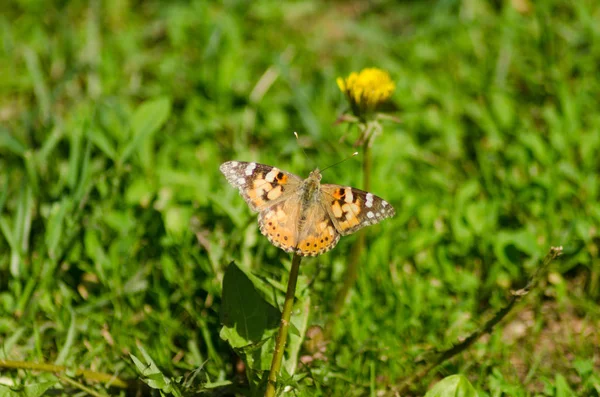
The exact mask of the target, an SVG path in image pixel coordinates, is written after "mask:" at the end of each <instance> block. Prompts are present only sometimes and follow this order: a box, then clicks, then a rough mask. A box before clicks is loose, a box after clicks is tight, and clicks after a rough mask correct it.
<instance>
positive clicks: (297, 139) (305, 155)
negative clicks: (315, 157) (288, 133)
mask: <svg viewBox="0 0 600 397" xmlns="http://www.w3.org/2000/svg"><path fill="white" fill-rule="evenodd" d="M294 135H295V136H296V141H298V146H300V149H302V153H304V157H306V161H308V162H310V159H309V158H308V154H306V150H304V148H303V147H302V145H300V137H298V133H297V132H296V131H294Z"/></svg>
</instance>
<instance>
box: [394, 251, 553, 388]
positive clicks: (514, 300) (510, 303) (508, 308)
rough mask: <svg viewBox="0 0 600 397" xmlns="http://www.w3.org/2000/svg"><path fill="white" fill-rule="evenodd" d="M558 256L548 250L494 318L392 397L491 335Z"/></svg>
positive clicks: (406, 383) (438, 358) (405, 381)
mask: <svg viewBox="0 0 600 397" xmlns="http://www.w3.org/2000/svg"><path fill="white" fill-rule="evenodd" d="M560 254H562V247H552V248H550V251H549V252H548V254H547V255H546V257H545V258H544V260H543V261H542V265H541V266H540V267H538V268H537V269H536V271H535V272H534V274H533V276H531V278H530V279H529V281H528V282H527V285H526V286H525V287H524V288H521V289H520V290H517V291H513V292H512V296H511V298H510V300H509V301H508V303H507V304H506V306H504V307H503V308H502V309H500V310H499V311H498V312H497V313H496V314H495V315H494V317H492V318H491V319H489V320H488V321H487V322H486V323H485V324H484V325H483V327H481V328H479V329H478V330H476V331H474V332H473V333H471V335H469V336H468V337H466V338H465V339H464V340H463V341H462V342H461V343H459V344H457V345H454V346H453V347H451V348H449V349H448V350H445V351H443V352H441V353H439V354H438V356H437V358H435V359H434V360H433V361H432V362H431V363H430V364H428V365H427V366H425V367H424V368H422V369H421V370H419V371H418V372H415V373H414V374H413V375H411V376H410V377H408V378H407V379H405V380H404V381H403V382H402V383H401V384H400V386H399V387H398V388H397V389H395V390H394V391H393V392H394V395H398V393H399V394H400V395H403V394H405V393H406V391H407V390H408V389H409V388H410V387H411V386H413V385H414V384H416V383H417V382H418V381H420V380H421V379H423V378H424V377H425V376H426V375H427V374H428V373H429V372H430V371H431V370H433V369H434V368H436V367H437V366H439V365H441V364H443V363H444V362H446V361H448V360H450V359H451V358H452V357H454V356H456V355H457V354H459V353H461V352H463V351H465V350H466V349H467V348H468V347H469V346H471V345H472V344H473V343H474V342H475V341H476V340H477V339H479V338H480V337H481V336H482V335H484V334H489V333H491V332H492V330H493V328H494V326H495V325H496V324H498V323H499V322H500V321H501V320H502V319H503V318H504V317H506V315H507V314H508V313H510V312H511V311H512V309H513V308H514V306H515V304H517V303H518V302H519V301H520V300H521V299H523V297H524V296H526V295H527V294H528V293H529V292H530V291H531V290H532V289H533V288H535V286H536V285H537V283H538V281H539V279H540V278H541V276H542V274H543V273H544V272H545V271H546V269H547V268H548V266H550V263H552V261H553V260H554V259H556V258H557V257H558V256H559V255H560Z"/></svg>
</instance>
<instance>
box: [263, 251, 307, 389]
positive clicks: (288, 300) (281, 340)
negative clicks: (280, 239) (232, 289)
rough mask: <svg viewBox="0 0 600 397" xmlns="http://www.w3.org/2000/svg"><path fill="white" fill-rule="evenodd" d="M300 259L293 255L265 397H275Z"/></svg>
mask: <svg viewBox="0 0 600 397" xmlns="http://www.w3.org/2000/svg"><path fill="white" fill-rule="evenodd" d="M301 261H302V257H301V256H299V255H296V254H294V257H293V259H292V268H291V270H290V278H289V280H288V286H287V292H286V293H285V302H284V303H283V312H282V313H281V324H280V325H279V332H278V333H277V340H276V342H275V353H274V354H273V361H271V371H270V372H269V383H268V384H267V390H266V392H265V397H274V396H275V386H276V384H277V375H279V369H280V368H281V361H282V359H283V352H284V351H285V343H286V341H287V334H288V328H289V327H290V318H291V316H292V307H293V306H294V295H295V294H296V282H297V281H298V272H299V270H300V262H301Z"/></svg>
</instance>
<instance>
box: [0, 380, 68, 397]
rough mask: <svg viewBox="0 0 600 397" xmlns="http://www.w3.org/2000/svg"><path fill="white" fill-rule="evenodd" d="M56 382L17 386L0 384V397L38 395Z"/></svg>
mask: <svg viewBox="0 0 600 397" xmlns="http://www.w3.org/2000/svg"><path fill="white" fill-rule="evenodd" d="M56 383H57V382H56V381H48V382H42V383H34V384H32V385H27V386H23V387H19V388H16V387H15V388H11V387H9V386H5V385H3V384H0V397H39V396H43V395H45V393H46V391H47V390H48V389H49V388H51V387H52V386H54V385H55V384H56Z"/></svg>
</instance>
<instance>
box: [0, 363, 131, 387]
mask: <svg viewBox="0 0 600 397" xmlns="http://www.w3.org/2000/svg"><path fill="white" fill-rule="evenodd" d="M0 368H12V369H28V370H30V371H43V372H55V373H64V372H66V371H67V370H68V369H69V368H68V367H66V366H64V365H54V364H46V363H30V362H27V361H11V360H0ZM75 374H76V375H77V376H82V377H83V378H85V379H87V380H91V381H96V382H101V383H105V384H107V385H108V386H114V387H119V388H122V389H126V388H127V387H128V386H129V385H128V384H127V382H126V381H124V380H122V379H120V378H117V377H116V376H115V375H111V374H105V373H102V372H95V371H90V370H87V369H78V370H76V371H75Z"/></svg>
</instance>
